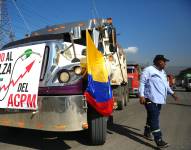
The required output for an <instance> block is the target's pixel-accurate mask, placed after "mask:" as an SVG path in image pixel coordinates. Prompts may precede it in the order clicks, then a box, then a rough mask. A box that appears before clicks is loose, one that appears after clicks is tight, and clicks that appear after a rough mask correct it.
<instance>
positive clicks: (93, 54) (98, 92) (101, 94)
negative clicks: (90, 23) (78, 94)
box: [85, 30, 113, 116]
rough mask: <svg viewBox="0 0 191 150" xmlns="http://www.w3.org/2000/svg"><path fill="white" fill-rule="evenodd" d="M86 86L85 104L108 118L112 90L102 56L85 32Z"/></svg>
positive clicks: (110, 109)
mask: <svg viewBox="0 0 191 150" xmlns="http://www.w3.org/2000/svg"><path fill="white" fill-rule="evenodd" d="M86 44H87V56H86V57H87V69H88V86H87V89H86V91H85V96H86V99H87V102H88V103H89V104H90V105H91V106H92V107H93V108H94V109H95V110H97V112H98V113H100V114H102V115H104V116H109V115H110V114H111V113H112V110H113V98H112V89H111V86H110V81H109V77H108V72H107V68H106V66H105V61H104V57H103V54H102V53H101V52H100V51H99V50H98V49H97V48H96V47H95V45H94V43H93V41H92V39H91V36H90V34H89V32H88V30H86Z"/></svg>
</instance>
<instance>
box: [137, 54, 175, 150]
mask: <svg viewBox="0 0 191 150" xmlns="http://www.w3.org/2000/svg"><path fill="white" fill-rule="evenodd" d="M168 61H169V60H168V59H166V58H165V57H164V55H156V56H155V58H154V60H153V64H154V65H152V66H148V67H146V68H145V69H144V70H143V72H142V74H141V78H140V87H139V101H140V103H141V104H144V105H145V108H146V111H147V120H146V126H145V129H144V137H145V138H146V139H149V140H153V138H152V135H151V133H152V134H153V136H154V140H155V143H156V145H157V147H159V148H165V147H168V146H169V145H168V143H167V142H165V141H164V140H163V138H162V132H161V130H160V127H159V124H160V123H159V116H160V110H161V107H162V105H163V104H166V97H167V94H171V95H172V97H173V98H174V99H175V100H176V101H177V100H178V97H177V96H176V95H175V93H174V92H173V91H172V90H171V88H170V87H169V84H168V81H167V76H166V73H165V71H164V68H165V66H166V62H168Z"/></svg>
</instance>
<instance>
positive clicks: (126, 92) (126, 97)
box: [124, 85, 129, 106]
mask: <svg viewBox="0 0 191 150" xmlns="http://www.w3.org/2000/svg"><path fill="white" fill-rule="evenodd" d="M124 88H125V89H124V95H125V106H127V103H128V102H129V89H128V86H127V85H126V86H125V87H124Z"/></svg>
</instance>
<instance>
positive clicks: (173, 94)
mask: <svg viewBox="0 0 191 150" xmlns="http://www.w3.org/2000/svg"><path fill="white" fill-rule="evenodd" d="M167 92H168V93H169V94H170V95H171V96H172V97H173V98H174V100H175V101H178V100H179V98H178V96H177V95H176V94H175V92H174V91H173V90H172V89H171V88H170V86H169V84H168V86H167Z"/></svg>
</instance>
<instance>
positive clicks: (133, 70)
mask: <svg viewBox="0 0 191 150" xmlns="http://www.w3.org/2000/svg"><path fill="white" fill-rule="evenodd" d="M140 73H141V67H140V65H139V64H128V65H127V74H128V86H129V94H130V95H135V96H136V97H138V88H139V84H140Z"/></svg>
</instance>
